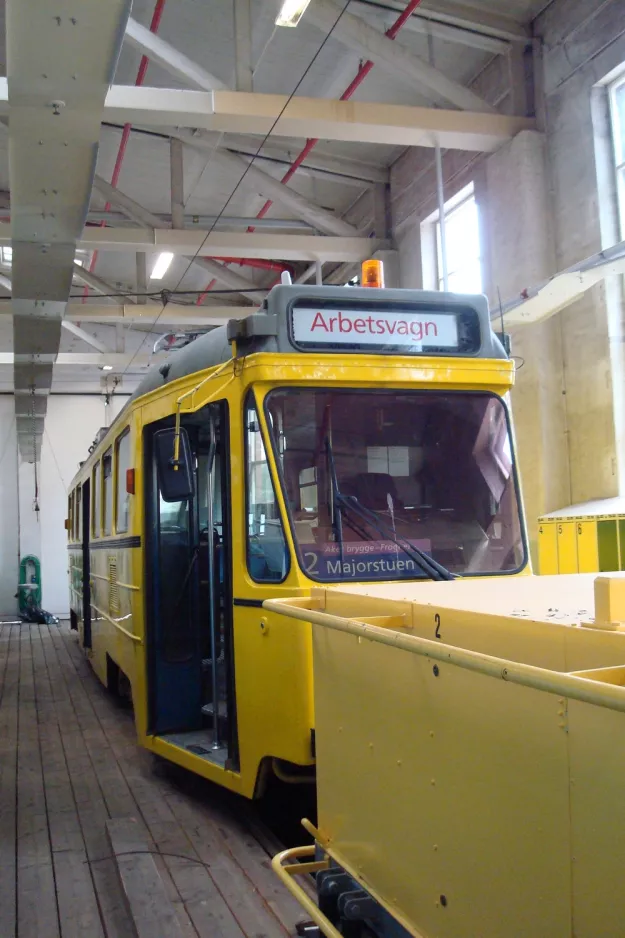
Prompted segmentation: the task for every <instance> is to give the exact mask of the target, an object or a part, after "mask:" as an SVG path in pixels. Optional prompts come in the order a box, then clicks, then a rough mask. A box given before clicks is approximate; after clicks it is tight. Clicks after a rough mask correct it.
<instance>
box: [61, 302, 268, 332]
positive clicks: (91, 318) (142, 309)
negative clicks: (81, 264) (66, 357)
mask: <svg viewBox="0 0 625 938" xmlns="http://www.w3.org/2000/svg"><path fill="white" fill-rule="evenodd" d="M259 303H260V294H258V296H257V301H256V304H255V305H253V306H210V305H204V306H196V305H195V303H193V304H191V305H189V306H179V305H176V304H175V303H168V304H167V306H166V307H165V309H163V307H162V304H160V303H146V304H145V305H144V306H143V305H138V306H117V307H115V306H101V305H99V304H97V303H70V304H69V306H68V307H67V316H66V321H69V322H71V323H74V322H83V323H85V322H94V323H105V324H108V325H117V324H124V325H128V326H153V325H154V323H155V322H156V321H157V320H158V324H159V326H164V327H169V326H174V327H178V328H180V327H182V326H223V324H224V323H226V322H228V320H230V319H245V317H246V316H250V315H251V314H252V313H254V312H256V310H257V309H258V304H259Z"/></svg>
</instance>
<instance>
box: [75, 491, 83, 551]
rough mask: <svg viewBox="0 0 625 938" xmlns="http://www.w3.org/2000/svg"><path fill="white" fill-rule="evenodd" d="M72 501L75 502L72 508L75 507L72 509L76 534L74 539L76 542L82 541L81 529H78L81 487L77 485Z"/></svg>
mask: <svg viewBox="0 0 625 938" xmlns="http://www.w3.org/2000/svg"><path fill="white" fill-rule="evenodd" d="M74 499H75V501H74V506H75V507H74V517H75V519H76V534H75V537H76V540H77V541H82V530H81V528H80V517H81V512H80V509H81V508H82V505H81V502H82V485H79V486H78V488H77V489H76V492H75V494H74Z"/></svg>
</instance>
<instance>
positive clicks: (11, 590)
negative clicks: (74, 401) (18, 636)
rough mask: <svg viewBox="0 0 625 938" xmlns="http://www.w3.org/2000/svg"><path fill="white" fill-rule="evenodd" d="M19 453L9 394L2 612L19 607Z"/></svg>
mask: <svg viewBox="0 0 625 938" xmlns="http://www.w3.org/2000/svg"><path fill="white" fill-rule="evenodd" d="M17 505H18V497H17V455H16V452H15V405H14V403H13V398H12V397H10V396H8V395H2V396H0V615H7V614H8V615H11V614H13V613H14V612H15V610H16V608H17V603H16V600H15V598H14V597H15V594H16V592H17V578H18V550H19V544H18V541H19V538H18V507H17Z"/></svg>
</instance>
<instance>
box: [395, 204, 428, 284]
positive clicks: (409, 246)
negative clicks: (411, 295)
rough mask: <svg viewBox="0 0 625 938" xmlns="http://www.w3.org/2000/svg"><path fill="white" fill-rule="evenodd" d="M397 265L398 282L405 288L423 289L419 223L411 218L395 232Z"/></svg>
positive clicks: (416, 219)
mask: <svg viewBox="0 0 625 938" xmlns="http://www.w3.org/2000/svg"><path fill="white" fill-rule="evenodd" d="M395 243H396V245H397V256H398V266H399V284H398V286H400V287H403V288H404V289H406V290H422V289H423V271H422V258H421V225H420V223H419V219H418V218H412V219H410V221H409V222H407V223H404V224H403V225H402V226H401V228H400V229H399V230H397V231H396V232H395Z"/></svg>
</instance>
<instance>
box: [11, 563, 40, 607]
mask: <svg viewBox="0 0 625 938" xmlns="http://www.w3.org/2000/svg"><path fill="white" fill-rule="evenodd" d="M17 601H18V604H19V609H20V612H26V610H27V609H29V608H30V607H31V606H40V605H41V563H40V561H39V557H35V556H34V555H33V554H27V555H26V557H22V559H21V561H20V581H19V586H18V588H17Z"/></svg>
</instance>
